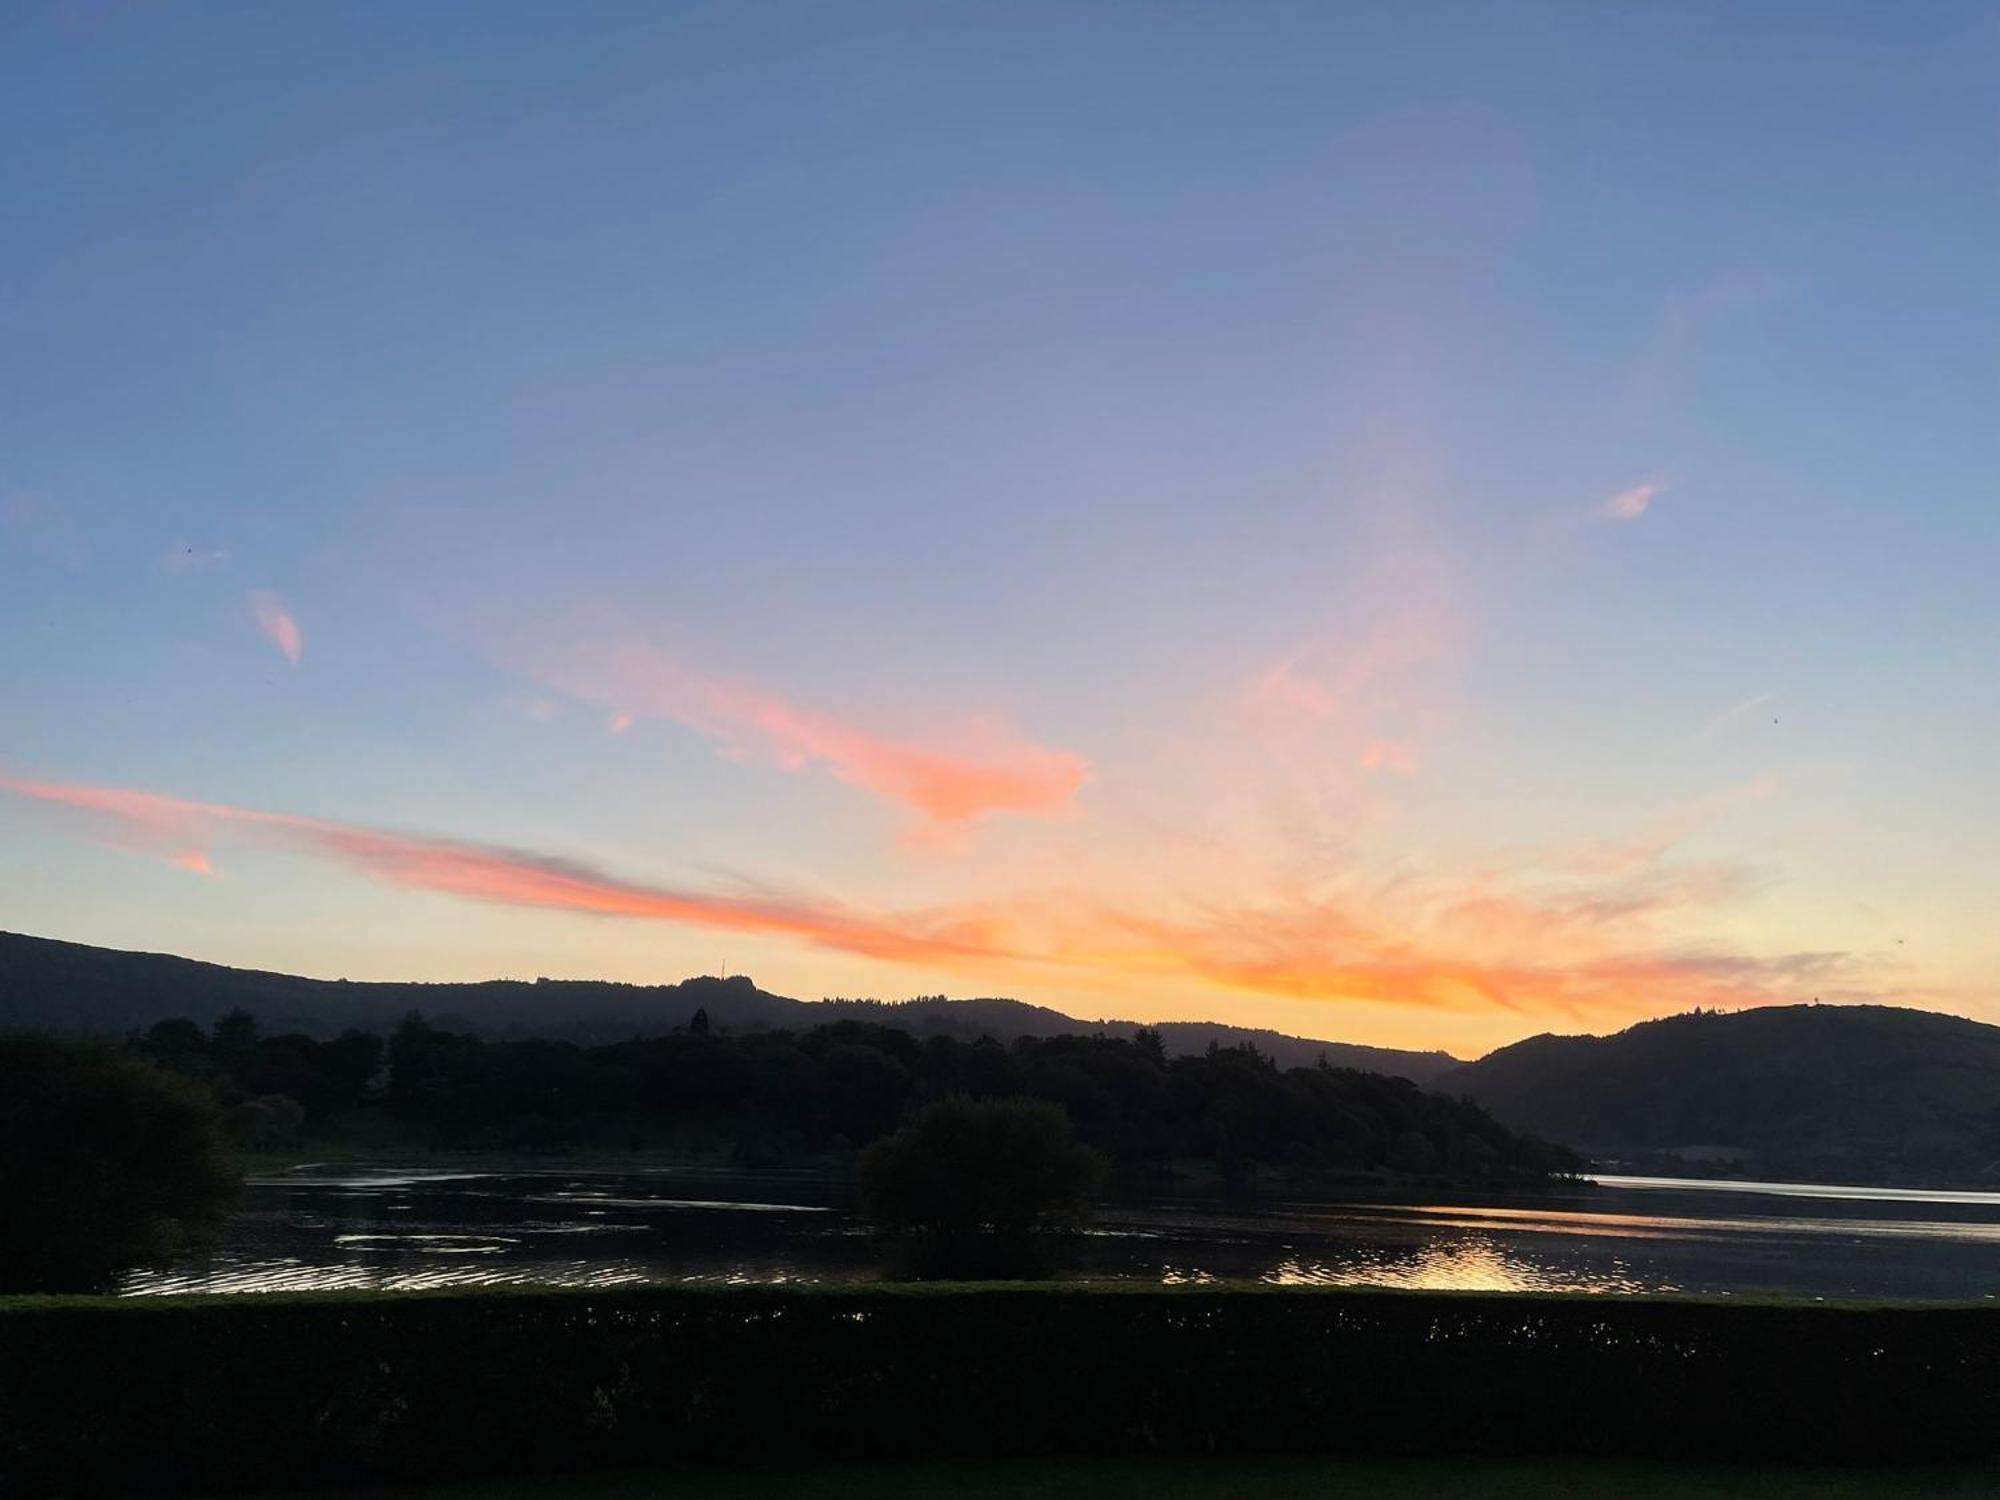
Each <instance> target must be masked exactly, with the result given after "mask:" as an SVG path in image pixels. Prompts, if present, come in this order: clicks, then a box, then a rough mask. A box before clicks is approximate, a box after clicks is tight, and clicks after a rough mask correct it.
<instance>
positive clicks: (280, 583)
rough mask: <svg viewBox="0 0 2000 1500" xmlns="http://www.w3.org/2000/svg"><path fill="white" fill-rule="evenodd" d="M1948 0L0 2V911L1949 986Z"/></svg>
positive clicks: (1039, 971) (1984, 211)
mask: <svg viewBox="0 0 2000 1500" xmlns="http://www.w3.org/2000/svg"><path fill="white" fill-rule="evenodd" d="M1997 69H2000V12H1996V11H1995V10H1994V8H1993V7H1992V6H1990V5H1985V4H1967V5H1956V4H1947V3H1915V4H1909V5H1900V6H1881V5H1849V4H1841V3H1828V0H1813V3H1802V4H1782V3H1768V4H1761V5H1757V6H1739V5H1729V4H1720V3H1715V4H1703V3H1689V4H1682V5H1674V6H1659V5H1648V4H1574V3H1564V4H1538V3H1530V0H1522V3H1516V4H1509V5H1491V4H1485V3H1480V4H1469V5H1452V4H1447V3H1436V4H1430V5H1425V6H1408V5H1401V4H1379V5H1363V4H1351V5H1335V4H1321V3H1314V4H1297V5H1292V4H1266V3H1257V0H1244V3H1232V4H1227V5H1223V4H1198V5H1197V4H1174V3H1164V0H1163V3H1148V4H1114V3H1105V4H1090V3H1066V4H1060V5H1039V4H1029V3H1009V4H991V5H986V4H970V3H946V4H936V3H924V4H907V5H905V4H891V3H879V4H878V3H862V4H852V5H833V4H763V3H743V0H732V3H727V4H716V5H708V6H704V5H696V4H686V5H675V6H663V5H658V4H653V3H647V4H634V5H624V4H613V3H592V4H582V5H547V4H511V3H505V0H480V3H476V4H475V3H464V4H451V3H435V4H426V5H421V6H412V5H405V4H401V3H376V4H368V3H357V4H348V5H339V6H271V5H237V4H230V3H225V0H212V3H201V4H192V3H188V4H175V3H151V4H140V3H129V4H128V3H115V0H57V3H35V0H29V3H14V4H9V5H6V6H4V7H0V140H4V141H5V142H6V145H5V147H4V148H0V204H5V205H6V215H5V219H6V227H5V229H4V231H0V646H4V649H0V928H6V929H9V930H14V931H21V932H28V933H33V934H37V935H41V936H47V937H56V938H64V939H69V940H73V941H80V942H88V943H96V944H102V945H106V946H112V947H120V948H138V949H148V950H155V951H166V952H173V953H181V954H186V955H189V956H192V957H197V958H202V959H207V960H211V961H215V962H221V963H229V964H238V965H248V966H255V967H262V968H272V969H280V970H285V971H289V972H296V973H305V974H314V975H323V976H346V977H352V978H397V979H473V978H488V977H495V976H516V977H532V976H537V975H547V976H551V977H595V978H611V979H622V980H632V981H640V982H670V981H673V980H677V979H680V978H683V977H686V976H688V975H691V974H701V973H738V974H749V975H751V976H752V977H753V978H754V979H756V980H757V982H759V983H760V984H762V985H763V986H764V987H766V988H768V989H772V990H775V991H778V992H780V993H785V994H793V995H800V996H804V997H808V998H811V997H817V996H822V995H848V996H855V995H868V996H876V997H881V998H888V999H895V998H903V997H907V996H911V995H917V994H935V993H947V994H952V995H964V996H970V995H1012V996H1016V997H1019V998H1021V999H1023V1000H1029V1001H1033V1002H1037V1003H1040V1004H1045V1005H1050V1006H1054V1007H1056V1008H1058V1009H1061V1010H1064V1011H1067V1012H1069V1013H1071V1014H1074V1015H1077V1016H1080V1017H1085V1018H1096V1017H1121V1018H1133V1019H1142V1020H1157V1019H1194V1018H1208V1019H1217V1020H1224V1021H1231V1022H1236V1023H1240V1024H1244V1025H1253V1026H1271V1027H1276V1028H1278V1029H1281V1030H1284V1031H1289V1032H1293V1033H1297V1034H1302V1035H1308V1036H1318V1037H1326V1038H1333V1039H1341V1040H1348V1041H1355V1042H1366V1043H1375V1044H1380V1045H1389V1046H1403V1047H1421V1048H1446V1049H1449V1050H1451V1051H1453V1052H1455V1053H1457V1054H1459V1055H1461V1056H1471V1055H1477V1054H1478V1053H1481V1052H1483V1051H1486V1050H1488V1049H1490V1048H1492V1047H1495V1046H1499V1045H1503V1044H1505V1043H1507V1042H1510V1041H1513V1040H1516V1039H1518V1038H1520V1037H1523V1036H1527V1035H1531V1034H1534V1033H1538V1032H1543V1031H1559V1032H1577V1031H1600V1032H1601V1031H1606V1030H1612V1029H1616V1028H1618V1027H1622V1026H1625V1025H1628V1024H1630V1023H1632V1022H1633V1021H1636V1020H1639V1019H1642V1018H1645V1017H1649V1016H1656V1015H1663V1014H1669V1013H1673V1012H1678V1011H1684V1010H1687V1009H1690V1008H1693V1007H1697V1006H1700V1007H1723V1008H1737V1007H1743V1006H1751V1005H1761V1004H1777V1003H1793V1002H1799V1001H1806V1000H1812V999H1815V998H1818V999H1821V1000H1824V1001H1826V1002H1829V1003H1831V1002H1860V1001H1870V1002H1874V1001H1880V1002H1886V1003H1895V1004H1910V1005H1921V1006H1925V1007H1929V1008H1934V1009H1941V1010H1948V1011H1951V1012H1954V1013H1956V1014H1961V1015H1970V1016H1974V1017H1978V1018H1981V1019H1985V1020H1989V1021H1996V1022H2000V921H1995V920H1994V917H1993V913H1994V911H1995V910H1996V909H2000V754H1996V753H1995V750H1996V746H2000V687H1996V685H1997V684H2000V587H1996V585H1995V579H1996V577H2000V273H1996V268H2000V91H1996V90H1995V89H1994V88H1993V86H1992V81H1993V79H1994V77H1995V76H1996V70H1997Z"/></svg>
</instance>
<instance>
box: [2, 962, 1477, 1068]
mask: <svg viewBox="0 0 2000 1500" xmlns="http://www.w3.org/2000/svg"><path fill="white" fill-rule="evenodd" d="M237 1009H241V1010H247V1011H249V1012H251V1013H252V1014H253V1015H255V1016H256V1017H257V1019H258V1022H259V1024H260V1025H261V1027H262V1029H263V1030H264V1031H265V1033H266V1034H270V1033H273V1032H280V1031H299V1032H303V1033H305V1034H306V1035H308V1036H315V1037H327V1036H332V1035H334V1034H336V1033H338V1032H339V1031H341V1030H343V1029H345V1028H347V1027H350V1026H353V1027H360V1028H363V1029H372V1030H377V1031H385V1030H387V1029H389V1028H390V1027H393V1026H394V1025H395V1023H396V1022H397V1021H399V1020H400V1019H402V1017H403V1016H405V1015H407V1014H408V1013H409V1012H411V1011H413V1010H417V1011H422V1012H423V1013H424V1015H425V1016H426V1017H427V1018H429V1019H430V1020H431V1021H432V1022H433V1023H434V1024H436V1025H440V1026H445V1027H447V1028H449V1029H454V1030H462V1031H470V1032H474V1033H477V1034H480V1035H483V1036H488V1037H527V1036H538V1037H550V1038H555V1039H559V1040H564V1041H573V1042H579V1043H585V1044H594V1043H602V1042H610V1041H619V1040H623V1039H625V1038H628V1037H632V1036H645V1035H652V1034H657V1033H660V1032H665V1031H672V1030H674V1029H676V1028H678V1027H682V1026H685V1025H687V1023H688V1021H689V1020H690V1019H691V1018H692V1017H693V1015H694V1013H695V1011H697V1010H705V1011H707V1012H708V1018H709V1022H710V1024H711V1025H713V1026H716V1027H718V1028H724V1029H739V1030H752V1029H777V1028H793V1029H801V1028H805V1027H811V1026H816V1025H820V1024H822V1023H824V1022H827V1021H835V1020H841V1019H844V1018H853V1019H857V1020H868V1021H874V1022H877V1023H878V1024H882V1025H889V1026H897V1027H901V1028H903V1029H905V1030H908V1031H911V1032H913V1033H915V1034H917V1035H947V1036H954V1037H957V1038H960V1039H961V1040H968V1041H969V1040H971V1039H973V1038H975V1037H978V1036H982V1035H983V1036H992V1037H995V1038H997V1039H998V1040H1001V1041H1011V1040H1012V1039H1013V1038H1015V1037H1017V1036H1035V1037H1049V1036H1061V1035H1066V1034H1075V1033H1079V1032H1083V1033H1088V1032H1097V1031H1102V1032H1104V1033H1106V1034H1108V1035H1111V1036H1120V1037H1129V1036H1131V1035H1132V1034H1133V1033H1134V1032H1135V1031H1137V1030H1138V1029H1139V1025H1140V1023H1138V1022H1134V1021H1116V1020H1110V1021H1087V1020H1081V1019H1079V1018H1077V1017H1075V1016H1070V1015H1065V1014H1064V1013H1063V1012H1061V1011H1056V1010H1051V1009H1049V1008H1048V1007H1046V1006H1040V1005H1031V1004H1029V1003H1027V1002H1025V1001H1020V1000H1007V999H999V998H987V999H973V1000H949V999H946V998H944V997H943V996H931V997H926V998H923V999H917V1000H905V1001H875V1000H847V999H835V1000H817V1001H813V1000H797V999H793V998H791V997H789V996H785V995H775V994H772V993H771V992H770V991H768V990H762V989H759V988H758V987H757V986H756V985H755V984H753V983H752V982H751V981H750V980H749V979H748V978H746V977H744V976H742V975H735V976H732V977H730V978H727V979H718V978H715V977H713V976H702V977H699V978H694V979H685V980H682V981H680V982H679V983H677V984H659V985H639V984H621V983H617V982H614V981H611V980H575V979H536V980H515V979H490V980H480V981H475V982H470V983H425V982H421V981H372V980H345V979H308V978H303V977H301V976H298V975H294V974H280V973H273V972H270V971H267V970H261V969H235V968H230V967H228V966H227V965H223V964H211V963H204V962H202V961H200V960H198V959H191V958H180V957H176V956H174V955H171V954H163V953H133V952H128V951H125V950H122V949H115V948H97V947H92V946H90V945H88V944H83V943H67V942H60V941H57V940H55V939H52V938H38V937H29V936H26V935H24V934H19V933H0V1026H45V1027H53V1028H57V1029H62V1030H73V1031H98V1032H113V1033H122V1032H127V1031H132V1030H135V1029H139V1028H143V1027H146V1026H150V1025H152V1024H153V1023H154V1022H155V1021H160V1020H164V1019H167V1018H169V1017H173V1016H185V1017H187V1018H188V1019H190V1020H193V1021H197V1022H200V1023H201V1024H203V1025H209V1024H212V1023H213V1022H214V1021H215V1020H216V1019H217V1018H218V1017H220V1016H222V1015H224V1014H225V1013H227V1012H229V1011H231V1010H237ZM1152 1029H1153V1030H1156V1031H1158V1032H1159V1033H1160V1035H1161V1040H1162V1041H1163V1042H1164V1043H1165V1045H1166V1050H1167V1052H1168V1053H1169V1054H1170V1055H1181V1054H1185V1053H1191V1052H1199V1051H1201V1050H1203V1049H1204V1048H1206V1047H1207V1046H1208V1044H1209V1043H1210V1042H1211V1041H1215V1042H1218V1043H1220V1044H1222V1045H1224V1046H1231V1045H1236V1044H1239V1043H1243V1042H1249V1043H1252V1044H1254V1045H1255V1046H1256V1047H1257V1049H1258V1050H1259V1051H1260V1052H1263V1053H1264V1054H1265V1055H1267V1056H1269V1057H1271V1058H1272V1059H1274V1060H1275V1061H1276V1062H1278V1063H1279V1064H1280V1065H1281V1066H1283V1067H1301V1066H1309V1065H1311V1064H1313V1063H1315V1062H1317V1061H1318V1060H1319V1059H1320V1057H1322V1056H1324V1057H1325V1058H1326V1060H1327V1062H1328V1063H1329V1064H1331V1065H1333V1066H1335V1067H1344V1068H1359V1069H1362V1070H1365V1071H1369V1072H1376V1073H1388V1074H1393V1075H1396V1076H1399V1077H1403V1078H1409V1079H1412V1080H1414V1081H1416V1082H1418V1083H1425V1084H1428V1083H1431V1082H1433V1081H1434V1080H1437V1079H1439V1078H1442V1077H1443V1076H1444V1075H1446V1074H1448V1073H1451V1072H1452V1071H1453V1070H1455V1069H1457V1068H1458V1067H1459V1066H1460V1064H1459V1062H1458V1060H1457V1059H1456V1058H1453V1057H1452V1056H1450V1055H1449V1054H1448V1053H1445V1052H1407V1051H1401V1050H1398V1049H1395V1048H1389V1047H1365V1046H1360V1045H1357V1044H1354V1043H1348V1042H1328V1041H1318V1040H1314V1039H1312V1038H1308V1037H1295V1036H1287V1035H1285V1034H1284V1033H1282V1032H1277V1031H1266V1030H1260V1029H1255V1028H1251V1027H1244V1026H1230V1025H1225V1024H1223V1023H1221V1022H1212V1021H1167V1022H1161V1023H1159V1024H1157V1025H1155V1026H1154V1027H1153V1028H1152Z"/></svg>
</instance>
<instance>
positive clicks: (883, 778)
mask: <svg viewBox="0 0 2000 1500" xmlns="http://www.w3.org/2000/svg"><path fill="white" fill-rule="evenodd" d="M530 658H531V659H530V662H529V665H530V670H532V671H534V673H535V674H536V675H537V676H539V677H540V678H541V679H542V680H543V681H545V682H547V683H548V684H550V685H551V686H553V687H557V688H560V689H561V690H562V691H564V692H566V693H570V694H572V695H574V696H576V697H578V698H582V699H585V700H586V701H588V702H592V703H596V704H599V705H601V706H602V707H604V708H607V709H609V710H610V711H611V715H612V716H611V719H610V721H609V722H610V726H611V728H612V732H613V733H618V732H620V730H621V729H622V728H625V727H629V726H630V725H631V723H632V722H633V721H634V720H636V719H637V718H639V717H641V716H646V717H652V718H661V719H671V720H672V721H674V722H675V723H677V724H683V725H685V726H687V727H688V728H690V729H692V730H694V731H695V732H696V733H698V734H702V735H705V736H707V737H708V738H710V739H712V740H715V741H716V742H717V743H718V744H719V745H721V747H722V749H723V753H724V754H727V755H731V756H734V757H738V758H741V759H762V760H766V761H769V762H771V763H773V764H776V765H778V766H780V767H782V768H783V769H784V770H787V771H793V772H798V771H804V770H807V769H809V768H811V767H815V766H818V767H823V768H824V769H826V770H827V771H828V772H829V773H831V774H832V775H833V776H834V777H836V778H837V779H838V780H841V781H844V782H846V783H847V784H848V785H850V786H855V787H859V788H861V789H862V790H863V791H867V792H871V793H873V794H874V795H876V796H878V797H883V798H886V799H888V800H889V801H892V802H898V803H901V804H903V805H904V806H906V807H911V808H914V809H915V810H916V811H917V812H919V813H921V814H922V815H923V816H924V817H926V818H929V819H931V820H933V821H935V822H938V823H967V822H971V821H973V820H975V819H978V818H983V817H987V816H989V815H991V814H994V813H1021V814H1031V815H1048V814H1052V813H1056V812H1059V811H1061V810H1062V809H1064V808H1066V807H1067V806H1068V805H1069V804H1070V802H1071V801H1072V799H1074V798H1075V796H1076V794H1077V792H1078V791H1079V790H1081V788H1082V787H1083V784H1084V783H1085V782H1086V781H1088V780H1089V779H1090V767H1089V765H1088V764H1087V763H1086V762H1085V761H1084V760H1083V758H1082V757H1080V756H1077V755H1073V754H1071V753H1070V752H1068V751H1066V750H1056V749H1051V748H1049V747H1047V746H1044V745H1037V744H1034V743H1032V742H1031V741H1028V740H1026V739H1023V738H1022V737H1021V736H1020V735H1018V734H1017V733H1015V732H1014V731H1013V730H1012V729H1011V728H1009V727H1008V726H1007V725H1006V724H1004V723H1001V722H999V721H997V720H992V719H977V720H970V721H965V722H961V723H959V724H957V725H955V726H953V727H951V728H949V729H947V730H945V731H944V732H942V733H941V734H938V735H937V736H935V737H934V738H933V740H932V742H930V743H917V742H913V741H908V740H899V739H892V738H888V737H885V736H883V735H879V734H875V733H872V732H870V731H868V730H866V729H862V728H860V727H859V726H857V725H854V724H851V723H848V722H847V721H846V720H844V719H842V718H839V717H837V716H836V715H833V714H829V713H824V712H821V711H819V710H815V709H811V708H806V707H802V706H801V705H799V704H796V703H792V702H790V701H789V700H787V699H785V698H783V697H781V696H780V695H778V694H777V693H773V692H770V691H768V690H766V689H764V688H759V687H755V686H753V685H751V684H749V683H745V682H740V681H736V680H733V679H730V678H726V677H714V676H709V675H707V674H705V673H701V672H696V671H692V670H690V669H689V668H687V667H684V666H682V665H681V664H680V663H679V662H677V661H674V660H673V659H672V658H670V657H668V656H667V655H666V654H664V653H663V652H660V651H656V650H654V649H653V648H651V647H649V646H646V645H643V644H637V643H626V644H621V645H617V646H614V647H611V648H609V649H599V648H596V647H585V648H574V649H572V648H543V649H540V650H537V651H534V652H532V653H530Z"/></svg>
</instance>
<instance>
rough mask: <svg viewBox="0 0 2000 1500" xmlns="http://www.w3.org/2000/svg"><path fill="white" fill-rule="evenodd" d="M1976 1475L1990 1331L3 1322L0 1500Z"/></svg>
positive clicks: (894, 1319)
mask: <svg viewBox="0 0 2000 1500" xmlns="http://www.w3.org/2000/svg"><path fill="white" fill-rule="evenodd" d="M1142 1451H1168V1452H1174V1451H1179V1452H1211V1451H1237V1452H1242V1451H1263V1452H1283V1451H1292V1452H1313V1451H1318V1452H1373V1453H1410V1452H1421V1453H1440V1452H1454V1453H1510V1452H1544V1453H1546V1452H1568V1453H1600V1454H1633V1455H1644V1454H1657V1455H1670V1456H1675V1457H1696V1456H1699V1457H1708V1458H1723V1457H1729V1458H1743V1457H1769V1458H1812V1459H1819V1460H1845V1461H1868V1460H1889V1459H1912V1458H1919V1457H1921V1458H1924V1459H1927V1460H1940V1459H1947V1458H1969V1457H1976V1456H1981V1455H1990V1454H1996V1453H2000V1308H1984V1307H1941V1308H1913V1307H1889V1308H1867V1307H1839V1306H1796V1305H1779V1304H1757V1303H1728V1302H1720V1303H1718V1302H1696V1301H1678V1300H1652V1299H1643V1298H1635V1299H1623V1298H1583V1297H1527V1296H1518V1295H1505V1296H1489V1295H1479V1294H1435V1293H1430V1294H1419V1293H1393V1292H1353V1291H1323V1290H1297V1291H1294V1290H1284V1289H1270V1290H1255V1289H1238V1288H1227V1289H1204V1288H1155V1287H1137V1288H1105V1287H1087V1286H1060V1285H1058V1286H1042V1287H1007V1286H981V1287H920V1288H917V1287H913V1288H901V1287H867V1288H852V1289H847V1288H843V1289H784V1288H729V1289H700V1290H691V1289H683V1288H665V1287H639V1288H629V1289H617V1290H604V1291H555V1290H549V1291H541V1290H537V1291H520V1292H487V1293H475V1294H463V1293H439V1294H429V1293H424V1294H412V1295H397V1296H384V1295H379V1294H358V1295H356V1294H335V1295H305V1296H240V1297H222V1298H197V1297H189V1298H161V1299H145V1298H142V1299H128V1300H117V1299H108V1298H102V1299H100V1298H72V1299H27V1298H23V1299H13V1300H0V1492H4V1493H10V1494H20V1493H58V1494H69V1493H77V1494H81V1493H93V1492H98V1491H103V1490H111V1489H119V1488H137V1489H144V1490H149V1491H172V1490H179V1491H211V1492H213V1491H226V1490H231V1489H250V1488H257V1487H277V1486H284V1485H305V1484H322V1483H335V1482H347V1481H353V1480H360V1479H389V1478H397V1479H417V1478H432V1477H455V1476H471V1475H477V1474H491V1473H505V1472H525V1471H533V1470H549V1469H571V1468H583V1467H593V1466H611V1465H631V1466H645V1465H659V1464H664V1463H670V1462H673V1461H676V1460H680V1459H710V1460H713V1459H744V1460H761V1459H777V1458H813V1459H823V1458H830V1457H847V1456H854V1457H862V1456H868V1457H882V1456H892V1457H906V1456H917V1455H927V1456H949V1455H978V1456H998V1455H1017V1454H1022V1455H1025V1454H1047V1453H1131V1452H1142Z"/></svg>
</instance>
